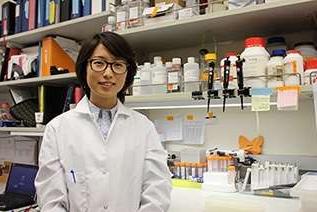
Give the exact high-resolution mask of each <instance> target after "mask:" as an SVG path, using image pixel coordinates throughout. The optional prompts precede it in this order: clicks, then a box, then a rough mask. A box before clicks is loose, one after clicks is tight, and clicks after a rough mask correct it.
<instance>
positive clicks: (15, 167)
mask: <svg viewBox="0 0 317 212" xmlns="http://www.w3.org/2000/svg"><path fill="white" fill-rule="evenodd" d="M37 170H38V167H37V166H33V165H26V164H17V163H13V164H12V167H11V170H10V174H9V178H8V181H7V186H6V193H18V194H24V195H28V196H31V197H34V196H35V186H34V180H35V177H36V173H37Z"/></svg>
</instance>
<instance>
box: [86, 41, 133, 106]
mask: <svg viewBox="0 0 317 212" xmlns="http://www.w3.org/2000/svg"><path fill="white" fill-rule="evenodd" d="M106 62H108V63H114V62H115V64H113V65H112V68H113V69H115V70H122V68H124V72H123V73H115V72H114V71H113V70H112V68H111V64H108V65H107V64H106ZM121 65H123V66H124V65H126V61H124V60H122V59H119V58H115V56H113V55H112V54H111V53H110V52H109V51H108V49H107V48H106V47H105V46H104V45H102V44H99V45H98V46H97V47H96V49H95V51H94V52H93V54H92V56H91V57H90V59H89V60H88V63H87V84H88V86H89V88H90V100H91V101H92V102H94V103H95V104H98V103H99V104H100V105H102V104H103V102H104V101H105V100H110V101H115V102H116V100H117V94H118V93H119V91H120V90H121V89H122V88H123V86H124V83H125V79H126V76H127V71H126V67H121ZM105 66H107V68H106V69H105V70H103V69H104V68H105ZM120 68H121V69H120ZM121 72H122V71H121Z"/></svg>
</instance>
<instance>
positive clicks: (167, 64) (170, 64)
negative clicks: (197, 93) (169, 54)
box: [165, 62, 173, 68]
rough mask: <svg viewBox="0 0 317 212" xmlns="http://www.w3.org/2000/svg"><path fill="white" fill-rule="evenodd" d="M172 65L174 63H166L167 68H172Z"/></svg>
mask: <svg viewBox="0 0 317 212" xmlns="http://www.w3.org/2000/svg"><path fill="white" fill-rule="evenodd" d="M172 65H173V63H172V62H166V63H165V66H166V68H171V67H172Z"/></svg>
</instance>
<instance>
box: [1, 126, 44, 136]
mask: <svg viewBox="0 0 317 212" xmlns="http://www.w3.org/2000/svg"><path fill="white" fill-rule="evenodd" d="M0 132H2V133H8V134H10V135H21V136H35V137H38V136H39V137H41V136H43V132H44V128H34V127H0Z"/></svg>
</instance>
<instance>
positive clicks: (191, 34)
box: [0, 0, 317, 51]
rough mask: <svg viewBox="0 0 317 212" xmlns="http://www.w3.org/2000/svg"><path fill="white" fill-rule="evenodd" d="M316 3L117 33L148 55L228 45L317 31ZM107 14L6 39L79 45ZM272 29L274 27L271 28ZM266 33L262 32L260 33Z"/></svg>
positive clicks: (296, 1) (285, 3)
mask: <svg viewBox="0 0 317 212" xmlns="http://www.w3.org/2000/svg"><path fill="white" fill-rule="evenodd" d="M315 8H317V1H315V0H281V1H276V2H274V3H270V4H260V5H254V6H249V7H245V8H242V9H237V10H227V11H222V12H217V13H213V14H206V15H200V16H194V17H191V18H189V19H186V20H173V21H165V22H160V23H157V25H147V26H143V27H137V28H131V29H127V30H124V31H122V32H119V33H120V34H121V35H122V36H123V37H125V38H126V39H127V40H128V41H129V42H130V43H131V45H132V46H133V47H134V48H136V49H140V48H141V49H143V48H146V49H149V50H151V51H155V50H163V49H173V48H179V47H183V46H193V45H200V44H202V43H203V42H205V41H204V37H206V35H208V36H209V37H212V38H213V39H214V41H217V42H221V41H230V40H237V39H240V38H245V37H246V36H247V35H251V34H256V35H261V36H265V35H270V34H276V33H279V32H281V31H283V32H288V31H301V30H307V29H313V28H315V27H316V20H317V19H316V9H315ZM108 15H109V13H106V12H103V13H100V14H95V15H91V16H86V17H81V18H77V19H73V20H69V21H65V22H61V23H57V24H53V25H49V26H45V27H42V28H38V29H35V30H31V31H28V32H23V33H19V34H16V35H11V36H8V37H6V41H7V42H8V43H9V44H10V46H18V47H20V46H28V45H30V44H32V43H37V42H39V41H40V40H41V39H42V38H43V37H45V36H47V35H61V36H65V37H69V38H73V39H75V40H77V41H82V40H84V39H86V38H88V37H89V36H92V35H93V34H95V33H97V32H100V30H101V26H102V24H103V23H105V21H106V17H107V16H108ZM250 20H252V21H250ZM273 26H274V27H273ZM263 29H265V32H264V31H263ZM3 41H4V40H3V38H1V39H0V44H2V43H3Z"/></svg>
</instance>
